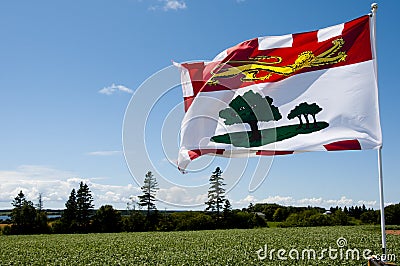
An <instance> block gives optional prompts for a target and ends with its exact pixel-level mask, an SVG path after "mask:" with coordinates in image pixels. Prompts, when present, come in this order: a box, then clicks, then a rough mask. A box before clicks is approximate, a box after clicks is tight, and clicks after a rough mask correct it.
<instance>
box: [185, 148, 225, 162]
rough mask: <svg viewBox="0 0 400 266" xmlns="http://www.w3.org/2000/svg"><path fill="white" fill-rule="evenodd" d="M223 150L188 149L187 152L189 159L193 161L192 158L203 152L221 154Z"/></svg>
mask: <svg viewBox="0 0 400 266" xmlns="http://www.w3.org/2000/svg"><path fill="white" fill-rule="evenodd" d="M224 151H225V150H224V149H200V150H190V151H188V154H189V158H190V160H192V161H193V160H194V159H196V158H198V157H200V156H201V155H204V154H209V153H213V154H223V153H224Z"/></svg>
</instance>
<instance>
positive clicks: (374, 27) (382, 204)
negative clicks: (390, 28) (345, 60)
mask: <svg viewBox="0 0 400 266" xmlns="http://www.w3.org/2000/svg"><path fill="white" fill-rule="evenodd" d="M377 10H378V4H377V3H373V4H372V5H371V12H372V25H371V26H372V36H371V37H372V45H373V49H372V51H373V56H374V60H375V64H374V68H375V75H376V82H378V67H377V64H378V59H377V56H376V11H377ZM377 85H378V84H377ZM378 175H379V203H380V209H381V235H382V256H384V258H386V230H385V201H384V197H383V176H382V146H381V147H379V149H378Z"/></svg>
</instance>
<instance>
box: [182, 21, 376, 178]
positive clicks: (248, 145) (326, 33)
mask: <svg viewBox="0 0 400 266" xmlns="http://www.w3.org/2000/svg"><path fill="white" fill-rule="evenodd" d="M372 19H373V18H371V17H370V16H369V15H365V16H362V17H359V18H356V19H354V20H352V21H349V22H345V23H342V24H339V25H335V26H331V27H328V28H323V29H319V30H315V31H311V32H304V33H295V34H288V35H282V36H266V37H259V38H255V39H252V40H248V41H244V42H242V43H240V44H238V45H236V46H233V47H231V48H228V49H226V50H225V51H223V52H221V53H220V54H219V55H217V56H216V57H215V58H214V59H213V60H212V61H210V62H191V63H181V64H177V63H175V65H176V66H178V67H179V69H180V71H181V82H182V89H183V97H184V101H185V116H184V118H183V121H182V125H181V140H180V151H179V156H178V167H179V169H181V170H182V171H184V170H185V169H186V168H187V166H188V164H189V163H190V162H191V161H192V160H194V159H196V158H198V157H199V156H202V155H205V154H208V155H218V156H224V157H248V156H258V155H283V154H294V153H299V152H310V151H335V150H364V149H378V148H380V147H381V146H382V133H381V127H380V121H379V105H378V87H377V68H376V52H375V47H374V43H375V40H374V36H373V34H372V23H373V22H372Z"/></svg>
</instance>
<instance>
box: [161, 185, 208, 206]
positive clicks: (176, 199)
mask: <svg viewBox="0 0 400 266" xmlns="http://www.w3.org/2000/svg"><path fill="white" fill-rule="evenodd" d="M157 199H160V200H161V201H164V202H166V203H171V204H173V205H176V206H181V207H184V206H193V205H203V204H204V202H206V201H207V194H198V195H193V193H191V192H189V191H188V190H187V189H185V188H182V187H177V186H173V187H170V188H160V189H159V191H158V192H157Z"/></svg>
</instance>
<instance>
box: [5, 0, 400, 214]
mask: <svg viewBox="0 0 400 266" xmlns="http://www.w3.org/2000/svg"><path fill="white" fill-rule="evenodd" d="M370 4H371V2H368V1H344V0H340V1H334V2H331V1H306V2H304V1H291V2H289V3H288V2H287V1H286V2H285V1H261V0H260V1H256V0H253V1H251V0H244V1H236V0H223V1H211V0H210V1H209V0H205V1H194V0H192V1H189V0H185V1H173V0H153V1H151V0H142V1H139V0H118V1H106V0H87V1H50V0H49V1H41V0H40V1H8V0H7V1H1V2H0V25H1V26H0V36H1V40H2V41H1V42H0V114H1V115H0V123H1V125H2V126H1V130H0V208H10V207H11V205H10V203H11V201H12V199H13V198H14V197H15V196H16V195H17V194H18V192H19V190H21V189H22V190H23V192H24V193H25V194H26V195H27V197H28V199H30V200H32V201H36V199H37V196H38V193H43V198H44V204H45V207H48V208H63V207H64V203H65V201H66V200H67V198H68V195H69V193H70V191H71V190H72V188H76V187H77V186H78V184H79V182H80V181H81V180H83V181H85V182H87V183H88V185H89V187H90V188H91V190H92V192H93V194H94V198H95V202H94V203H95V205H96V207H100V206H101V205H102V204H106V203H107V204H112V205H114V206H115V207H117V208H125V207H126V202H127V201H128V200H129V198H130V197H131V196H137V195H138V194H139V193H140V191H139V186H138V184H136V182H135V179H136V180H139V181H140V180H142V178H143V177H144V175H145V173H146V172H147V171H153V172H154V173H155V176H156V178H158V179H159V180H160V191H159V197H160V198H162V199H163V200H164V201H167V202H169V203H173V204H172V205H171V204H165V203H163V202H159V203H158V204H157V205H158V207H159V208H160V209H164V208H168V209H177V208H183V207H182V206H184V205H186V206H189V207H188V208H191V209H196V208H203V206H201V204H202V202H204V200H205V196H206V192H207V186H206V185H207V180H208V177H209V176H210V174H211V172H212V171H213V170H214V169H215V167H216V166H221V168H222V169H223V170H224V172H225V174H224V177H225V181H226V183H227V188H228V189H229V192H228V195H227V197H228V198H229V199H231V202H232V204H233V207H236V208H239V207H240V208H241V207H244V206H247V205H248V204H249V203H250V202H253V203H256V202H262V201H263V202H276V203H280V204H287V205H299V206H300V205H317V206H324V207H329V206H331V205H342V206H344V205H355V204H362V203H365V204H366V205H367V206H370V207H374V208H378V204H379V202H378V200H379V196H378V178H377V175H378V173H377V152H376V151H362V152H331V153H321V152H318V153H309V154H300V155H294V156H280V157H276V158H274V159H273V162H272V159H271V158H263V159H261V162H259V159H251V160H249V161H241V160H239V159H234V160H229V159H220V158H210V157H208V158H207V157H205V158H204V159H203V158H202V159H201V161H199V163H198V164H199V166H200V167H201V169H202V170H201V171H198V172H196V173H193V174H187V175H181V174H180V173H179V171H178V170H177V169H176V167H175V166H173V165H172V164H170V163H169V161H168V160H173V159H174V155H173V154H175V153H174V152H175V150H174V149H176V151H177V149H178V147H177V137H176V134H177V132H175V131H174V130H175V129H176V128H177V127H179V122H178V121H179V119H180V118H181V116H182V115H183V111H182V108H183V107H182V106H181V103H182V95H181V92H180V89H179V87H176V88H174V89H172V90H171V91H169V92H168V93H166V94H165V95H164V96H163V97H162V98H161V99H160V100H159V101H158V102H157V103H156V104H155V105H154V108H153V109H152V112H151V114H150V115H149V118H148V123H147V124H146V145H147V150H148V153H149V155H148V157H149V158H150V160H151V163H152V165H147V164H141V163H140V162H141V160H142V159H143V157H144V156H147V155H146V154H143V153H142V152H140V149H138V152H137V153H136V154H134V155H132V156H133V157H130V158H133V160H134V161H135V160H136V159H137V161H136V163H135V162H133V163H132V164H133V165H134V169H132V167H131V169H129V168H128V166H127V163H126V162H125V158H124V155H123V152H122V150H123V147H122V127H123V121H124V114H125V110H126V108H127V107H128V104H129V102H130V100H131V97H132V96H133V95H134V92H135V91H136V90H137V88H138V87H140V86H141V84H143V83H146V80H147V79H148V78H149V77H150V76H151V75H153V74H154V73H156V72H158V71H160V70H162V69H164V68H166V67H170V66H171V60H174V61H176V62H182V61H191V60H211V59H212V58H213V57H214V56H215V55H217V54H218V53H219V52H220V51H222V50H224V49H226V48H228V47H230V46H233V45H235V44H237V43H239V42H241V41H244V40H247V39H251V38H255V37H259V36H265V35H283V34H288V33H295V32H303V31H309V30H316V29H318V28H323V27H327V26H331V25H335V24H339V23H342V22H345V21H349V20H351V19H354V18H356V17H359V16H362V15H364V14H367V13H369V12H370ZM378 4H379V9H378V17H377V47H378V70H379V88H380V108H381V114H380V115H381V125H382V132H383V143H384V148H383V174H384V186H385V201H386V202H387V203H398V202H399V201H400V194H399V192H398V188H399V187H400V180H399V174H398V167H397V164H398V158H399V156H398V153H397V152H398V150H399V148H400V147H399V142H398V141H397V135H398V131H399V124H398V123H397V122H396V121H398V120H399V119H398V116H397V111H396V109H398V106H399V105H398V99H399V96H400V92H399V91H398V89H397V87H398V85H397V84H398V82H397V76H398V73H397V71H398V70H397V68H396V67H395V66H396V65H397V63H398V62H400V56H399V53H397V52H396V48H397V46H398V44H399V43H400V37H399V35H398V29H396V28H395V27H396V26H395V25H396V24H395V23H396V22H395V21H396V20H395V19H396V16H397V15H398V12H399V10H400V3H399V2H398V1H394V0H393V1H384V2H383V1H382V3H379V2H378ZM135 104H137V108H138V110H140V109H141V108H142V109H143V108H145V109H146V108H147V107H148V106H144V105H145V103H142V105H143V106H140V104H141V103H140V102H139V103H135ZM146 104H147V103H146ZM135 107H136V106H135ZM180 107H182V108H180ZM170 110H174V111H173V112H172V113H171V114H169V111H170ZM138 115H139V116H140V115H143V114H140V113H139V114H138ZM171 117H172V118H171ZM166 119H167V120H168V121H169V122H168V123H169V124H168V125H167V126H165V127H161V126H160V125H162V122H163V121H164V120H166ZM130 123H132V121H130ZM138 130H142V128H140V127H139V129H138ZM163 134H164V135H163ZM161 136H164V138H163V141H164V142H163V141H160V138H161ZM161 145H165V146H167V148H166V153H167V156H165V155H164V154H163V153H162V147H161ZM176 156H177V155H176ZM246 163H247V164H248V166H247V168H246V170H245V171H244V172H243V173H242V169H244V168H245V165H246ZM257 163H259V165H257ZM271 163H272V165H271ZM269 166H271V167H270V168H269ZM257 169H258V172H264V173H267V172H268V170H269V172H268V175H267V176H266V179H265V180H264V182H263V183H262V184H261V185H260V186H259V187H258V189H256V190H255V191H249V183H250V181H251V177H252V173H253V172H254V171H256V170H257ZM131 173H134V175H135V176H134V178H133V177H132V176H131ZM262 177H263V175H259V176H257V177H255V178H256V182H255V183H258V181H259V180H260V179H261V178H262ZM257 178H258V179H257ZM164 181H170V182H169V183H168V182H164ZM193 186H197V189H196V190H194V189H193V188H192V187H193Z"/></svg>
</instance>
